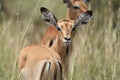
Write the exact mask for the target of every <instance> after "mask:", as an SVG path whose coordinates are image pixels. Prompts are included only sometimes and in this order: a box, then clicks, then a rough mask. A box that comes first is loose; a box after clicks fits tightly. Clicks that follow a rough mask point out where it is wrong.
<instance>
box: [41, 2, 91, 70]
mask: <svg viewBox="0 0 120 80" xmlns="http://www.w3.org/2000/svg"><path fill="white" fill-rule="evenodd" d="M88 1H89V0H63V2H64V3H65V4H67V7H68V8H67V16H66V19H68V20H70V21H71V20H72V21H73V22H76V19H77V18H78V17H79V15H81V14H82V13H85V12H86V13H87V12H88V13H89V15H90V16H89V17H88V20H87V21H84V22H82V24H87V23H88V21H89V20H90V18H91V16H92V11H88V8H87V6H86V4H85V2H88ZM82 15H83V14H82ZM82 15H81V16H82ZM55 20H56V21H57V19H56V18H55ZM59 22H60V21H59ZM59 22H58V23H59ZM82 24H80V25H82ZM68 26H69V25H68ZM78 26H79V25H78ZM71 28H72V27H71ZM58 29H59V31H58V30H56V28H55V27H54V26H53V25H51V26H49V27H48V28H47V30H46V32H45V34H44V36H43V37H42V40H41V44H43V45H46V46H49V47H52V45H54V44H55V38H56V36H57V35H59V34H60V32H61V34H62V35H61V37H63V39H62V40H63V41H67V40H68V41H70V42H71V41H72V40H71V39H73V38H74V35H75V34H76V31H75V30H74V29H76V28H73V30H72V29H70V30H69V29H67V27H66V25H62V27H60V28H58ZM61 29H62V30H61ZM66 33H67V35H66ZM67 37H68V38H67ZM58 47H59V44H58ZM72 50H73V44H72V42H71V43H70V44H69V45H68V46H67V47H65V48H64V47H63V49H62V51H60V50H59V52H57V53H58V54H59V55H60V57H61V58H62V60H63V62H64V64H65V70H66V71H68V70H67V69H68V66H69V65H68V64H69V58H70V55H71V54H72ZM55 51H56V50H55Z"/></svg>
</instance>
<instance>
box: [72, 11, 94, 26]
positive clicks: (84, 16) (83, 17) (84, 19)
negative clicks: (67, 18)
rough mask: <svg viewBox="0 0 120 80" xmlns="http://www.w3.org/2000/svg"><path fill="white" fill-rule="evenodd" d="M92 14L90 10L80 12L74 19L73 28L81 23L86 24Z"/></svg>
mask: <svg viewBox="0 0 120 80" xmlns="http://www.w3.org/2000/svg"><path fill="white" fill-rule="evenodd" d="M92 15H93V13H92V11H86V12H84V13H82V14H81V15H80V16H79V17H78V19H77V20H76V21H75V24H74V27H73V28H77V27H79V26H81V25H85V24H87V23H88V22H89V21H90V19H91V18H92Z"/></svg>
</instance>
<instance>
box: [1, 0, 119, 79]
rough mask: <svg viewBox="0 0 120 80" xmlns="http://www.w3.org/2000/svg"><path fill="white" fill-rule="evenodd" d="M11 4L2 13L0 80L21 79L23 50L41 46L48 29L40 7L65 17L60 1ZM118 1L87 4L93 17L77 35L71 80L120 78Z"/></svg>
mask: <svg viewBox="0 0 120 80" xmlns="http://www.w3.org/2000/svg"><path fill="white" fill-rule="evenodd" d="M11 1H12V3H11ZM11 1H9V0H5V2H2V3H4V6H6V7H7V6H9V7H10V9H8V10H7V11H6V12H7V13H6V12H3V11H1V12H0V80H18V78H19V71H18V67H17V57H18V54H19V52H20V50H21V49H22V48H23V47H24V46H28V45H34V44H39V42H40V39H41V36H42V35H43V34H44V31H45V29H46V28H47V27H46V26H47V25H46V24H44V22H43V21H42V19H41V16H40V12H39V8H40V7H41V6H45V7H47V8H49V9H50V10H51V11H52V12H53V13H55V15H56V16H57V17H58V19H61V18H65V15H66V12H65V10H66V6H65V5H63V3H62V1H60V0H58V1H57V0H39V1H38V0H29V1H28V0H26V1H24V0H11ZM53 1H54V4H53ZM115 1H116V2H115ZM115 1H114V2H113V1H112V0H109V1H107V0H100V1H98V2H97V1H95V0H93V1H91V2H90V4H88V6H89V7H90V8H91V9H92V10H93V12H94V18H93V19H92V20H91V22H90V23H89V24H88V25H86V26H83V27H81V28H79V29H78V31H77V35H76V36H75V39H74V51H73V54H72V57H71V61H70V62H71V71H70V79H71V80H119V79H120V5H119V7H118V6H117V3H119V0H118V2H117V0H115ZM28 3H29V4H28ZM58 3H59V5H58ZM98 3H99V4H98ZM51 4H52V5H51ZM61 5H62V6H61ZM116 6H117V7H116ZM7 8H8V7H7Z"/></svg>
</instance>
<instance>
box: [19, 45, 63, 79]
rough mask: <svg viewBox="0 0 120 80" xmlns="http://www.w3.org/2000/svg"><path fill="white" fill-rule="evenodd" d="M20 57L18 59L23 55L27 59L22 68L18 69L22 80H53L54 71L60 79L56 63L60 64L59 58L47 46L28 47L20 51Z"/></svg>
mask: <svg viewBox="0 0 120 80" xmlns="http://www.w3.org/2000/svg"><path fill="white" fill-rule="evenodd" d="M28 53H29V54H28ZM26 54H27V55H26ZM20 55H21V56H19V58H21V57H22V56H23V55H26V57H27V58H26V63H25V64H24V67H21V68H20V69H21V71H22V72H21V75H22V80H54V75H55V74H56V71H58V72H57V73H58V74H59V75H57V76H59V78H61V77H62V76H61V75H62V74H61V72H60V67H59V66H58V62H59V63H60V64H61V58H60V57H59V55H58V54H57V53H56V52H55V51H53V50H52V49H50V48H48V47H47V46H44V45H38V46H28V47H25V48H24V49H23V50H22V52H21V54H20ZM19 61H20V59H19ZM19 65H21V63H19ZM61 65H62V64H61ZM49 69H50V70H49ZM57 78H58V77H57Z"/></svg>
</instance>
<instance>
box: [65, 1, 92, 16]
mask: <svg viewBox="0 0 120 80" xmlns="http://www.w3.org/2000/svg"><path fill="white" fill-rule="evenodd" d="M89 1H90V0H63V2H64V3H65V4H66V5H67V7H68V9H69V10H70V12H71V13H72V15H73V14H74V15H76V16H79V15H80V14H81V13H84V12H86V11H87V10H88V8H87V6H86V4H85V3H86V2H89Z"/></svg>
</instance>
